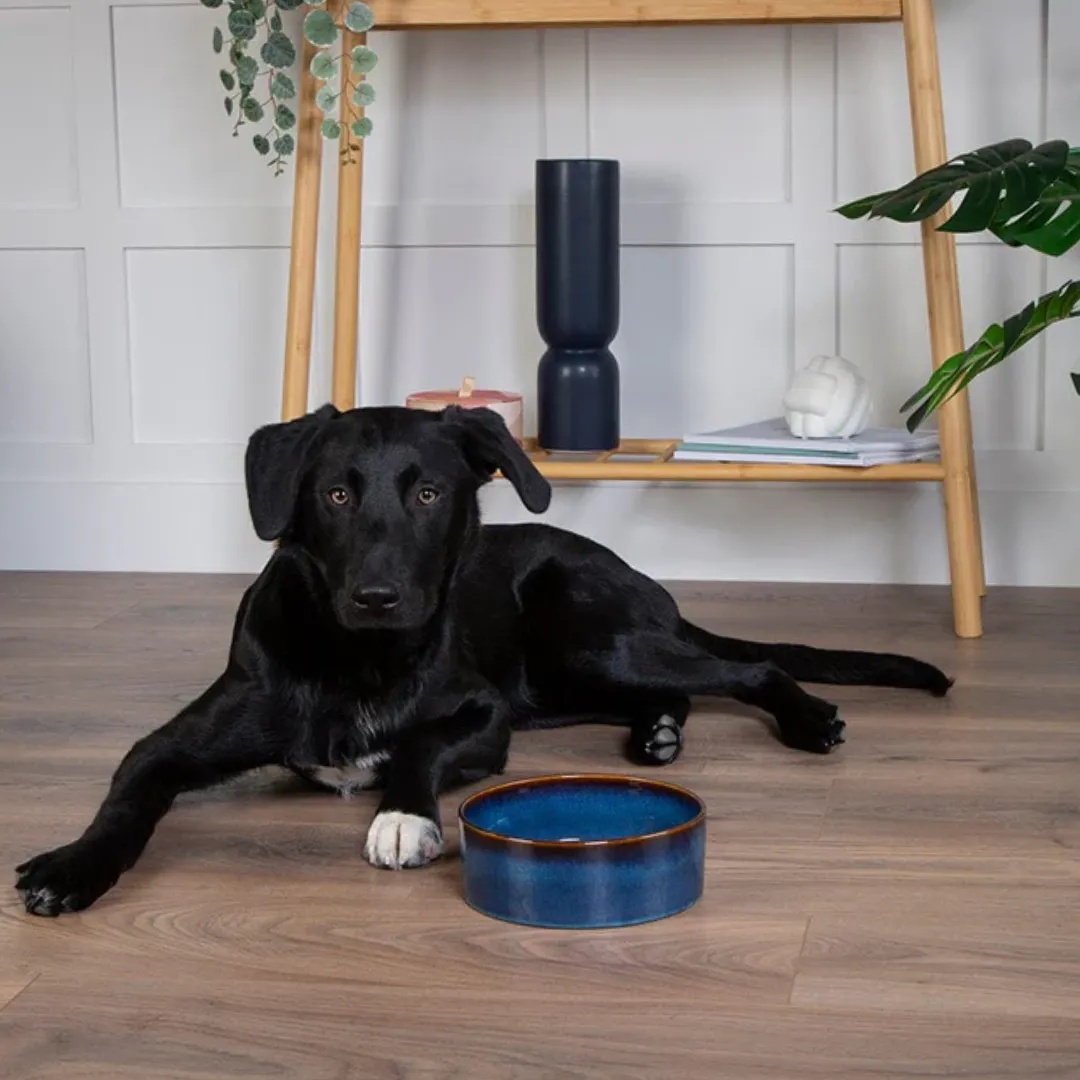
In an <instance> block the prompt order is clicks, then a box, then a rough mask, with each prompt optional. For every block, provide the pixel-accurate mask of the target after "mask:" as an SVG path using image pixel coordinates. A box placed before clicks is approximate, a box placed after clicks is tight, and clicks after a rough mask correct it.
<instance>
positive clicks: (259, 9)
mask: <svg viewBox="0 0 1080 1080" xmlns="http://www.w3.org/2000/svg"><path fill="white" fill-rule="evenodd" d="M244 7H245V8H246V9H247V11H248V12H250V14H251V15H252V16H253V17H254V18H255V20H256V22H257V21H258V20H259V19H261V18H262V17H263V16H264V15H265V14H266V0H244Z"/></svg>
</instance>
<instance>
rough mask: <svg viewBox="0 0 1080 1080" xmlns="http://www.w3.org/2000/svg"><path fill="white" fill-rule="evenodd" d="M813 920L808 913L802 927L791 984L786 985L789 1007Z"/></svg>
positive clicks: (793, 995)
mask: <svg viewBox="0 0 1080 1080" xmlns="http://www.w3.org/2000/svg"><path fill="white" fill-rule="evenodd" d="M813 921H814V916H813V915H808V916H807V919H806V925H805V926H804V927H803V934H802V941H800V942H799V951H798V953H797V954H796V956H795V970H794V971H793V972H792V973H791V986H790V987H788V996H787V1004H788V1007H789V1008H792V1007H793V1005H794V1002H793V998H794V997H795V982H796V980H797V979H798V978H799V974H800V963H799V962H800V961H801V960H802V958H803V954H804V953H805V952H806V943H807V942H808V941H809V940H810V924H811V923H812V922H813Z"/></svg>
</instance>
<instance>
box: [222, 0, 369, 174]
mask: <svg viewBox="0 0 1080 1080" xmlns="http://www.w3.org/2000/svg"><path fill="white" fill-rule="evenodd" d="M202 4H203V6H204V7H208V8H222V9H224V10H226V11H227V12H228V15H227V16H226V18H225V20H224V22H223V23H222V24H220V25H218V26H215V27H214V30H213V35H212V39H211V40H212V44H213V48H214V52H215V53H219V54H222V55H224V56H225V57H227V58H228V66H227V67H223V68H222V69H221V71H220V73H219V77H220V79H221V85H222V86H223V87H224V89H225V98H224V104H225V112H226V113H227V114H228V115H229V116H231V117H233V121H234V122H233V134H234V135H239V134H240V129H241V128H242V127H244V126H246V125H250V126H251V127H252V128H254V129H255V134H254V135H253V136H252V140H251V141H252V145H253V146H254V147H255V150H256V151H257V152H258V153H259V154H261V155H262V156H263V157H265V158H267V159H268V164H269V165H270V166H271V167H272V168H273V170H274V175H275V176H279V175H280V174H281V172H282V171H283V169H284V166H285V162H286V161H287V160H288V158H289V156H290V155H291V154H292V153H293V152H294V151H295V150H296V139H295V137H294V136H293V134H292V129H293V128H294V127H295V126H296V113H295V112H294V111H293V109H292V106H291V105H290V104H289V102H290V101H292V99H293V98H295V97H296V84H295V82H294V81H293V79H292V78H291V77H290V76H289V74H288V71H289V69H291V68H292V66H293V64H295V62H296V58H297V56H299V55H300V51H301V50H300V48H299V47H298V43H297V40H296V34H295V32H292V31H291V30H290V29H287V28H286V25H285V20H284V19H283V18H282V12H286V13H288V12H292V11H294V10H296V9H302V10H301V11H300V12H298V14H301V15H302V16H303V21H302V23H300V32H301V33H302V34H303V36H304V38H306V39H307V41H308V42H309V43H310V44H311V45H313V46H314V47H315V50H316V51H315V54H314V56H313V57H312V60H311V73H312V75H314V76H315V78H316V79H318V80H319V81H320V82H321V83H322V86H321V87H320V88H319V91H318V93H317V95H316V98H315V101H316V103H317V104H318V106H319V108H320V109H321V110H322V113H323V123H322V133H323V136H324V138H327V139H338V138H340V136H341V133H342V129H343V128H347V129H348V131H349V132H350V138H348V139H345V140H343V141H342V145H341V152H342V154H343V155H345V157H346V159H347V160H349V159H351V157H352V155H353V154H355V153H356V151H357V150H358V149H359V143H357V142H354V141H353V140H354V138H355V139H363V138H366V137H367V136H368V135H370V134H371V128H372V124H371V120H370V118H369V117H367V116H365V115H364V110H365V109H366V108H367V107H368V106H369V105H372V104H373V103H374V101H375V89H374V87H372V86H371V84H370V83H368V82H367V80H366V76H367V75H368V74H369V73H370V72H371V71H372V70H374V68H375V65H376V63H378V59H379V58H378V56H377V55H376V54H375V52H374V50H372V49H370V48H369V47H368V46H367V45H366V44H364V45H354V46H353V47H352V48H346V45H347V42H348V37H347V35H346V33H345V31H346V30H348V31H351V32H352V33H354V34H363V33H366V32H367V31H368V30H370V29H371V28H372V27H373V26H374V25H375V16H374V14H373V12H372V10H371V8H370V7H368V5H367V4H364V3H361V2H359V0H352V2H351V3H350V2H348V0H346V2H345V3H340V4H336V6H334V7H333V11H332V12H331V11H330V10H327V4H326V0H202ZM343 69H344V71H345V81H344V84H343V83H342V80H341V72H342V70H343Z"/></svg>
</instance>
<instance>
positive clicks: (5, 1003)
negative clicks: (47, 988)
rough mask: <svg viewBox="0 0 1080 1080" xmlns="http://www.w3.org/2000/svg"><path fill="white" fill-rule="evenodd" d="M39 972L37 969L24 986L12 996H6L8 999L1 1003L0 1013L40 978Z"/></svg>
mask: <svg viewBox="0 0 1080 1080" xmlns="http://www.w3.org/2000/svg"><path fill="white" fill-rule="evenodd" d="M41 974H42V973H41V972H40V971H39V972H38V973H37V974H36V975H35V976H34V977H33V978H32V979H31V980H30V981H29V982H28V983H27V984H26V985H25V986H24V987H22V989H21V990H19V991H18V993H16V994H15V996H14V997H11V998H8V1000H7V1001H5V1002H4V1004H3V1005H0V1013H2V1012H3V1011H4V1010H5V1009H6V1008H7V1007H8V1006H9V1005H12V1004H14V1003H15V1002H16V1001H18V1000H19V998H21V997H22V996H23V994H25V993H26V991H27V990H29V989H30V987H31V986H33V985H34V983H36V982H37V981H38V979H40V978H41Z"/></svg>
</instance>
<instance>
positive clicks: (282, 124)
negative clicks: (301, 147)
mask: <svg viewBox="0 0 1080 1080" xmlns="http://www.w3.org/2000/svg"><path fill="white" fill-rule="evenodd" d="M274 123H275V124H277V126H278V127H279V128H281V130H282V131H288V130H289V128H291V127H295V126H296V113H294V112H293V111H292V109H290V108H289V106H288V105H279V106H278V107H277V109H276V110H275V111H274Z"/></svg>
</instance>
